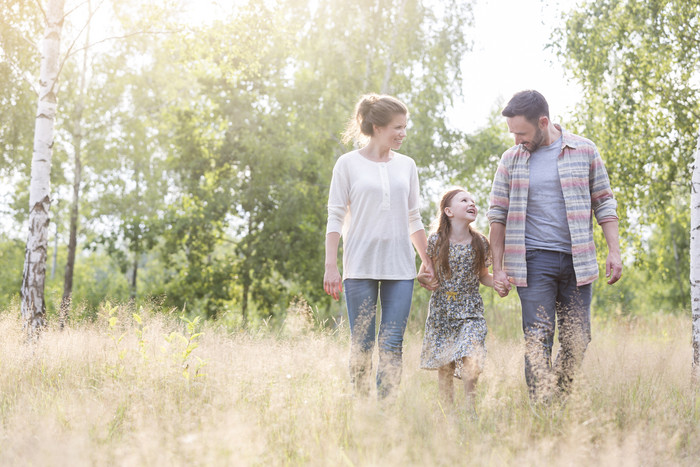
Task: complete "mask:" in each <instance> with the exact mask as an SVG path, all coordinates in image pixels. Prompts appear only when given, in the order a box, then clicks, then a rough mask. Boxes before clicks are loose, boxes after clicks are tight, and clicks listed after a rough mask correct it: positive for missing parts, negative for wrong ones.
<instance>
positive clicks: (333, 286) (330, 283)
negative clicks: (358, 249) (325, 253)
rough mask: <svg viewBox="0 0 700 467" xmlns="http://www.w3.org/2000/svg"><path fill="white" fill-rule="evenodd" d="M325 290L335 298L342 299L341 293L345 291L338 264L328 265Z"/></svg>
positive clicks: (325, 275) (324, 275) (324, 283)
mask: <svg viewBox="0 0 700 467" xmlns="http://www.w3.org/2000/svg"><path fill="white" fill-rule="evenodd" d="M323 290H325V291H326V293H327V294H328V295H330V296H332V297H333V299H334V300H338V299H340V294H341V293H343V280H342V278H341V277H340V271H338V266H336V265H330V266H326V272H325V273H324V274H323Z"/></svg>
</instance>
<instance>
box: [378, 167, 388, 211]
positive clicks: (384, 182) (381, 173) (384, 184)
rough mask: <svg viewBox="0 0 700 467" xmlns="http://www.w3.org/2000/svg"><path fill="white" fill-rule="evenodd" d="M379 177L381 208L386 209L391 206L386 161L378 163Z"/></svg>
mask: <svg viewBox="0 0 700 467" xmlns="http://www.w3.org/2000/svg"><path fill="white" fill-rule="evenodd" d="M379 177H380V179H381V181H382V210H383V211H388V210H389V209H390V207H391V192H390V190H389V173H388V172H387V169H386V163H380V164H379Z"/></svg>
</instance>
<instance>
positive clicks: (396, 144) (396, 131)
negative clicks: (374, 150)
mask: <svg viewBox="0 0 700 467" xmlns="http://www.w3.org/2000/svg"><path fill="white" fill-rule="evenodd" d="M407 122H408V119H407V118H406V115H403V114H396V115H394V118H393V119H392V120H391V122H389V124H388V125H387V126H381V127H378V126H375V127H374V135H373V136H372V138H373V139H376V140H377V142H379V143H380V144H381V145H382V146H388V147H390V148H391V149H394V150H397V149H399V148H400V147H401V143H403V140H404V138H406V124H407Z"/></svg>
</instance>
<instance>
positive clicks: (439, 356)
mask: <svg viewBox="0 0 700 467" xmlns="http://www.w3.org/2000/svg"><path fill="white" fill-rule="evenodd" d="M427 253H428V255H429V256H430V257H432V258H435V257H437V234H432V235H430V237H429V238H428V249H427ZM488 257H489V256H488V254H487V258H488ZM449 262H450V270H451V271H452V276H451V277H450V278H449V279H445V278H444V277H440V285H439V286H438V288H437V289H436V290H434V291H433V293H432V295H431V296H430V305H429V312H428V318H427V319H426V321H425V334H424V337H423V349H422V351H421V359H420V360H421V368H424V369H428V370H436V369H438V368H440V367H442V366H445V365H448V364H450V363H451V362H455V376H456V377H458V378H459V377H461V369H462V358H463V357H470V358H474V359H475V360H476V362H477V363H478V365H479V367H482V366H483V361H484V357H485V355H486V342H485V341H486V332H487V329H486V320H485V319H484V302H483V300H482V299H481V294H480V293H479V274H478V272H477V271H475V270H474V266H473V263H474V251H473V250H472V246H471V244H470V245H463V244H458V243H450V256H449Z"/></svg>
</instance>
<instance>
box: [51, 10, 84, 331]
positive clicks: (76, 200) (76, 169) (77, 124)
mask: <svg viewBox="0 0 700 467" xmlns="http://www.w3.org/2000/svg"><path fill="white" fill-rule="evenodd" d="M87 3H88V13H89V16H88V18H91V17H92V6H91V4H90V2H89V1H88V2H87ZM89 45H90V19H88V23H87V25H86V29H85V48H84V49H83V65H82V70H81V71H80V84H79V88H78V99H77V102H76V105H75V114H74V115H73V122H74V124H73V200H72V204H71V209H70V233H69V236H68V252H67V257H66V270H65V275H64V278H63V297H62V298H61V311H60V315H59V324H60V327H61V329H63V326H64V325H65V323H66V320H67V319H68V315H69V313H70V305H71V298H72V296H73V272H74V270H75V252H76V249H77V246H78V215H79V213H80V184H81V182H82V173H83V163H82V146H83V110H84V109H85V81H86V76H87V66H88V64H87V59H88V47H89Z"/></svg>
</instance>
